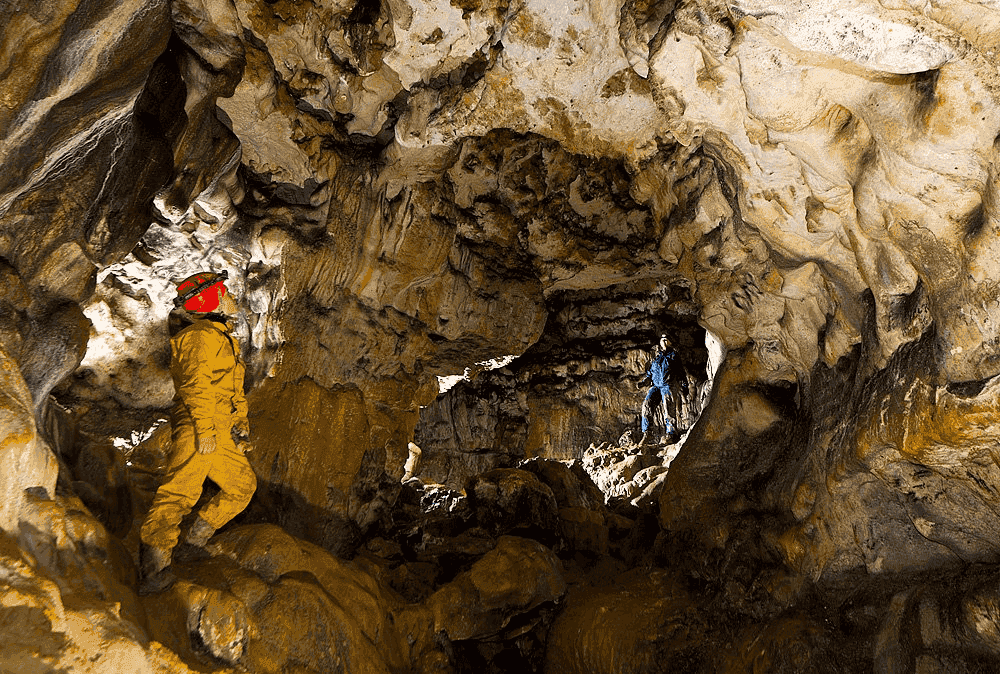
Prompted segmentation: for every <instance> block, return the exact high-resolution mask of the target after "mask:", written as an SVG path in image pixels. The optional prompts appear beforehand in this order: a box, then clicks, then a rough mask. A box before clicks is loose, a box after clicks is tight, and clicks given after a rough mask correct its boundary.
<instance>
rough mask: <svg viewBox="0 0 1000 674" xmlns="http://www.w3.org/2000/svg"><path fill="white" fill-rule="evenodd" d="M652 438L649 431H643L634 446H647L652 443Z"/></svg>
mask: <svg viewBox="0 0 1000 674" xmlns="http://www.w3.org/2000/svg"><path fill="white" fill-rule="evenodd" d="M652 440H653V438H652V435H651V434H650V432H649V431H643V432H642V437H641V438H639V444H638V445H636V446H637V447H648V446H649V445H650V444H651V443H652Z"/></svg>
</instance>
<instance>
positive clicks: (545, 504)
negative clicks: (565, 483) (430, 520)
mask: <svg viewBox="0 0 1000 674" xmlns="http://www.w3.org/2000/svg"><path fill="white" fill-rule="evenodd" d="M465 491H466V493H467V494H468V498H469V501H470V505H471V507H472V510H473V512H474V513H475V517H476V520H477V521H478V522H479V523H480V524H481V525H482V526H483V527H485V528H486V529H487V530H488V531H490V532H491V533H493V534H495V535H499V534H504V533H509V532H523V533H526V534H527V535H531V536H535V537H538V538H539V540H542V541H543V542H547V543H552V542H554V541H555V539H556V538H557V537H558V535H559V518H558V514H557V513H558V511H559V506H558V503H557V502H556V498H555V495H554V494H553V493H552V489H550V488H549V487H548V485H546V484H544V483H543V482H541V481H540V480H539V479H538V478H537V477H535V475H533V474H532V473H529V472H528V471H525V470H520V469H517V468H496V469H494V470H490V471H487V472H485V473H483V474H481V475H477V476H476V477H474V478H472V479H470V480H469V482H468V484H467V485H466V488H465Z"/></svg>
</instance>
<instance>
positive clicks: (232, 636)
mask: <svg viewBox="0 0 1000 674" xmlns="http://www.w3.org/2000/svg"><path fill="white" fill-rule="evenodd" d="M167 427H168V425H166V426H164V427H163V428H164V429H165V428H167ZM164 436H165V433H163V432H160V433H154V434H153V436H152V437H151V438H149V439H147V440H146V441H144V442H143V443H141V444H139V445H138V446H137V447H136V448H133V449H132V450H130V451H129V452H128V453H127V454H126V453H123V452H120V451H118V450H111V451H104V452H103V453H102V452H99V451H95V447H99V446H102V445H100V444H98V445H90V446H87V445H84V448H83V451H81V452H80V453H79V454H78V455H76V456H65V455H64V456H61V457H60V461H61V463H62V466H61V470H62V476H63V480H61V482H60V486H59V488H58V490H57V491H58V493H57V494H56V495H55V497H54V498H51V499H50V498H49V495H47V494H42V493H36V494H34V495H32V507H31V508H30V512H31V517H29V518H27V519H26V520H25V524H23V525H22V530H21V535H20V542H21V549H18V546H17V544H16V543H15V541H14V540H13V539H11V538H10V537H6V536H5V538H4V539H3V541H2V548H0V557H2V559H0V569H3V573H4V579H3V580H4V581H5V586H4V590H3V593H2V595H0V600H2V601H0V603H2V605H3V606H4V607H5V608H4V610H3V611H0V620H2V624H0V628H3V631H4V633H5V634H7V635H8V641H7V643H6V644H5V648H4V649H3V651H2V652H3V657H2V661H0V670H2V671H5V672H7V671H10V672H15V671H16V672H19V673H25V674H30V673H33V672H56V671H122V672H124V671H128V672H131V671H141V672H146V671H150V672H275V673H278V672H281V673H285V672H296V673H306V672H317V673H319V672H335V671H344V672H410V671H412V672H454V673H456V674H457V673H470V674H471V673H472V672H546V673H550V674H551V673H562V672H579V673H583V672H664V671H670V672H692V673H695V672H697V673H708V672H744V671H746V672H750V671H752V672H830V673H833V672H870V671H902V670H896V669H893V667H894V666H895V664H897V663H900V662H902V663H909V664H910V665H911V666H912V667H913V669H912V670H909V671H925V669H926V671H945V672H991V671H996V669H995V667H996V664H995V657H994V655H993V653H994V651H992V650H991V640H992V641H995V640H996V638H997V637H998V636H1000V635H996V634H994V633H992V632H990V631H989V624H990V623H989V620H988V618H989V617H990V616H994V615H996V611H997V610H998V603H997V601H996V598H995V597H996V594H995V593H994V592H993V591H992V588H994V587H995V586H996V584H997V580H998V579H1000V574H998V573H997V572H996V570H995V568H994V567H993V566H992V565H988V564H979V565H970V566H963V567H961V568H955V569H953V570H944V571H942V570H937V571H936V572H934V573H933V574H924V575H921V574H909V575H897V576H893V575H892V574H881V575H878V576H869V575H868V574H853V575H851V576H850V577H841V578H838V579H836V580H835V581H833V582H824V583H814V582H810V581H809V580H808V579H803V578H801V577H795V576H793V575H791V574H789V573H788V572H787V571H786V570H784V567H783V566H782V565H781V564H780V563H779V562H778V560H777V558H776V557H774V558H773V559H774V564H773V565H768V564H767V562H766V560H767V559H768V558H769V556H768V553H767V549H768V546H769V545H772V544H773V542H769V541H766V540H762V538H761V537H760V536H759V534H758V532H757V531H756V530H755V529H754V528H753V527H752V526H749V525H748V526H747V527H746V529H744V530H742V531H732V532H728V536H729V545H728V546H727V547H726V548H725V553H723V552H722V551H721V550H716V551H710V550H707V549H706V548H704V546H701V545H698V544H697V543H696V542H695V541H693V540H691V535H690V534H686V535H683V536H682V535H676V534H673V533H671V532H668V531H665V530H663V529H662V528H661V525H660V523H659V519H658V507H659V497H660V491H661V490H662V488H663V479H664V477H665V475H666V472H667V468H668V466H669V465H670V462H671V461H672V460H673V458H674V457H675V456H676V455H677V453H678V452H679V451H680V449H681V447H682V445H683V441H684V438H683V437H682V439H681V441H680V442H679V443H678V444H676V445H669V444H653V445H647V446H642V447H640V446H637V445H636V444H635V443H634V442H633V441H632V439H631V437H630V436H629V435H628V434H626V435H625V436H623V437H622V438H621V439H620V440H619V441H618V442H612V443H605V444H602V445H600V446H597V447H595V446H593V445H591V447H590V448H589V449H588V450H586V451H585V452H583V457H582V459H580V460H572V461H557V460H551V459H530V460H526V461H523V462H521V463H520V464H519V465H517V466H516V467H508V468H496V469H493V470H490V471H487V472H485V473H482V474H480V475H478V476H475V477H473V478H471V479H470V480H468V482H467V483H466V485H465V488H464V489H450V488H448V487H446V486H444V485H440V484H435V483H424V482H423V481H422V480H421V479H420V478H419V475H418V476H417V477H414V478H411V479H409V480H407V481H405V482H403V483H398V482H395V481H392V480H389V479H388V478H385V479H384V480H383V481H382V484H381V487H380V488H379V490H378V492H377V493H376V494H374V495H373V496H372V498H371V500H370V501H369V502H368V503H367V504H366V505H365V507H366V508H368V509H369V510H370V516H369V517H368V518H367V520H366V521H368V522H370V525H369V526H368V528H367V530H365V531H361V530H360V529H357V528H354V529H351V530H347V529H345V533H344V536H345V540H344V544H343V545H342V546H341V547H340V548H339V549H338V550H337V551H336V552H337V554H333V553H332V552H331V551H329V550H326V549H323V548H321V547H319V546H316V545H313V544H311V543H308V542H305V541H303V540H301V539H298V538H296V537H294V536H292V535H290V534H289V533H288V532H286V531H285V530H283V529H282V528H280V527H278V526H276V525H274V524H268V523H266V522H261V521H260V518H259V516H251V515H247V514H244V515H241V516H240V517H238V518H237V519H236V520H235V521H234V522H232V523H230V524H229V525H227V526H226V527H225V528H224V529H223V530H222V531H220V532H219V533H217V534H216V536H215V537H214V538H213V539H212V541H211V543H210V544H209V554H207V555H206V554H200V555H199V554H196V551H193V550H191V549H190V548H186V547H184V546H180V547H179V548H178V549H177V550H175V564H174V569H175V572H176V575H177V577H178V580H177V582H176V583H175V584H174V586H173V587H172V588H170V589H169V590H167V591H166V592H164V593H161V594H154V595H150V596H145V597H140V596H138V595H137V594H136V593H135V591H134V588H135V587H136V584H137V580H138V578H137V573H136V567H135V562H134V560H135V559H136V557H137V547H138V543H137V530H138V524H139V523H140V522H141V517H142V515H143V514H144V513H145V510H146V508H147V507H148V504H149V502H150V501H151V498H152V495H153V492H154V491H155V487H156V485H157V484H158V481H159V479H160V475H161V474H162V466H163V461H164V458H165V453H164V451H163V450H164V446H165V442H164ZM685 437H686V436H685ZM103 446H105V448H106V445H103ZM88 466H89V468H90V469H91V470H94V469H95V467H97V466H103V468H102V475H103V479H104V480H105V482H104V483H103V484H99V485H97V486H98V487H99V489H97V488H95V486H94V485H90V486H89V487H88V486H85V485H87V484H88V483H85V482H83V481H82V480H70V479H69V476H75V477H81V476H82V473H83V472H85V470H86V468H87V467H88ZM115 485H117V489H115V488H114V486H115ZM77 492H78V493H79V494H80V496H77V495H76V493H77ZM98 492H100V494H103V495H104V496H99V495H98ZM212 493H213V486H212V485H211V483H207V487H206V491H205V493H204V494H203V495H202V503H203V502H204V501H205V500H207V499H208V498H209V497H210V496H211V495H212ZM95 499H96V500H95ZM84 501H90V503H89V506H90V508H89V509H88V507H87V506H85V505H84ZM199 505H200V504H199ZM251 510H252V509H251ZM91 511H93V513H94V515H96V517H95V516H92V515H91V514H90V513H91ZM248 512H249V511H248ZM98 519H99V520H100V522H99V521H98ZM190 519H191V518H190V517H189V518H188V521H187V522H186V524H187V523H189V521H190ZM32 523H33V524H32ZM748 552H752V553H753V554H748ZM747 560H765V561H762V562H760V561H759V562H758V563H757V565H756V566H751V563H749V562H748V561H747ZM984 625H985V626H986V628H985V629H984V627H983V626H984ZM15 626H16V628H15ZM921 667H923V668H924V669H921Z"/></svg>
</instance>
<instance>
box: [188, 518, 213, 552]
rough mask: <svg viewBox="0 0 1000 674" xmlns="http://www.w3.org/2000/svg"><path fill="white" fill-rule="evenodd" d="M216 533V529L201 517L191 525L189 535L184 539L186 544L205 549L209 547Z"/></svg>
mask: <svg viewBox="0 0 1000 674" xmlns="http://www.w3.org/2000/svg"><path fill="white" fill-rule="evenodd" d="M214 533H215V527H213V526H212V525H211V524H209V523H208V522H206V521H205V520H203V519H201V518H200V517H199V518H198V519H196V520H195V521H194V524H192V525H191V528H190V529H188V535H187V537H186V538H185V539H184V542H185V543H188V544H189V545H193V546H195V547H196V548H203V547H205V546H206V545H208V541H209V539H210V538H212V534H214Z"/></svg>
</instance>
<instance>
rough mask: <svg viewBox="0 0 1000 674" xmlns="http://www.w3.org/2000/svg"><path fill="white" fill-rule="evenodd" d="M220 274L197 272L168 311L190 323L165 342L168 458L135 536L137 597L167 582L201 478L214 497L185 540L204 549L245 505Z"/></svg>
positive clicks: (242, 420)
mask: <svg viewBox="0 0 1000 674" xmlns="http://www.w3.org/2000/svg"><path fill="white" fill-rule="evenodd" d="M226 278H227V273H226V272H222V273H221V274H215V273H213V272H201V273H198V274H195V275H193V276H190V277H188V278H186V279H185V280H184V281H182V282H181V283H180V284H179V285H178V286H177V298H176V299H175V300H174V304H175V305H176V306H178V307H181V306H182V307H183V308H184V310H185V312H187V315H188V316H189V317H190V318H192V319H193V322H192V323H191V324H190V325H188V326H187V327H185V328H184V329H183V330H181V331H180V332H178V333H177V334H176V335H175V336H174V337H172V338H171V339H170V374H171V376H172V377H173V380H174V388H175V390H176V394H175V396H174V408H173V410H172V412H171V419H170V421H171V426H172V431H173V434H172V437H171V444H172V450H171V456H170V460H169V463H168V466H167V475H166V480H165V481H164V482H163V484H162V485H161V486H160V488H159V489H158V490H157V492H156V496H155V498H154V499H153V505H152V507H151V508H150V510H149V514H148V515H147V516H146V519H145V521H144V522H143V524H142V529H141V530H140V540H141V545H140V552H139V563H140V573H141V574H142V582H141V584H140V587H139V592H140V594H148V593H151V592H161V591H163V590H165V589H167V588H168V587H170V585H171V584H172V583H173V581H174V576H173V574H172V573H171V572H170V569H169V567H170V563H171V555H172V553H173V549H174V547H175V546H176V545H177V542H178V539H179V538H180V523H181V520H182V519H183V518H184V516H185V515H187V514H188V513H189V512H190V511H191V508H193V507H194V505H195V504H196V503H197V502H198V498H199V497H200V496H201V491H202V487H203V485H204V482H205V478H210V479H211V480H212V481H213V482H215V483H216V484H217V485H218V486H219V488H220V491H219V493H218V494H217V495H216V496H215V497H214V498H213V499H212V500H211V501H209V502H208V503H207V504H206V505H205V507H204V508H202V509H201V511H200V512H199V513H198V517H197V519H195V521H194V524H193V525H192V526H191V528H190V530H189V531H188V533H187V536H186V538H185V543H188V544H190V545H192V546H195V547H196V548H202V549H203V548H204V547H205V545H206V544H207V543H208V540H209V539H210V538H211V537H212V534H214V533H215V531H216V530H217V529H218V528H219V527H221V526H223V525H224V524H226V523H227V522H229V521H230V520H231V519H232V518H233V517H235V516H236V515H238V514H239V513H240V512H242V511H243V509H244V508H246V506H247V504H248V503H250V497H251V496H253V493H254V490H255V489H256V488H257V478H256V476H255V475H254V472H253V469H252V468H251V467H250V462H249V461H247V458H246V456H245V452H246V451H247V450H248V449H249V448H250V445H249V443H247V442H246V440H247V438H248V437H249V433H250V424H249V421H248V420H247V401H246V398H245V397H244V395H243V376H244V364H243V358H242V356H241V355H240V348H239V344H238V343H237V342H236V339H235V338H233V336H232V335H231V334H230V330H231V329H232V326H231V323H230V319H231V318H232V317H234V316H235V315H236V313H237V311H238V309H237V306H236V302H235V301H234V300H233V298H232V295H231V294H230V293H229V292H228V289H227V288H226V285H225V283H224V281H225V279H226Z"/></svg>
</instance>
